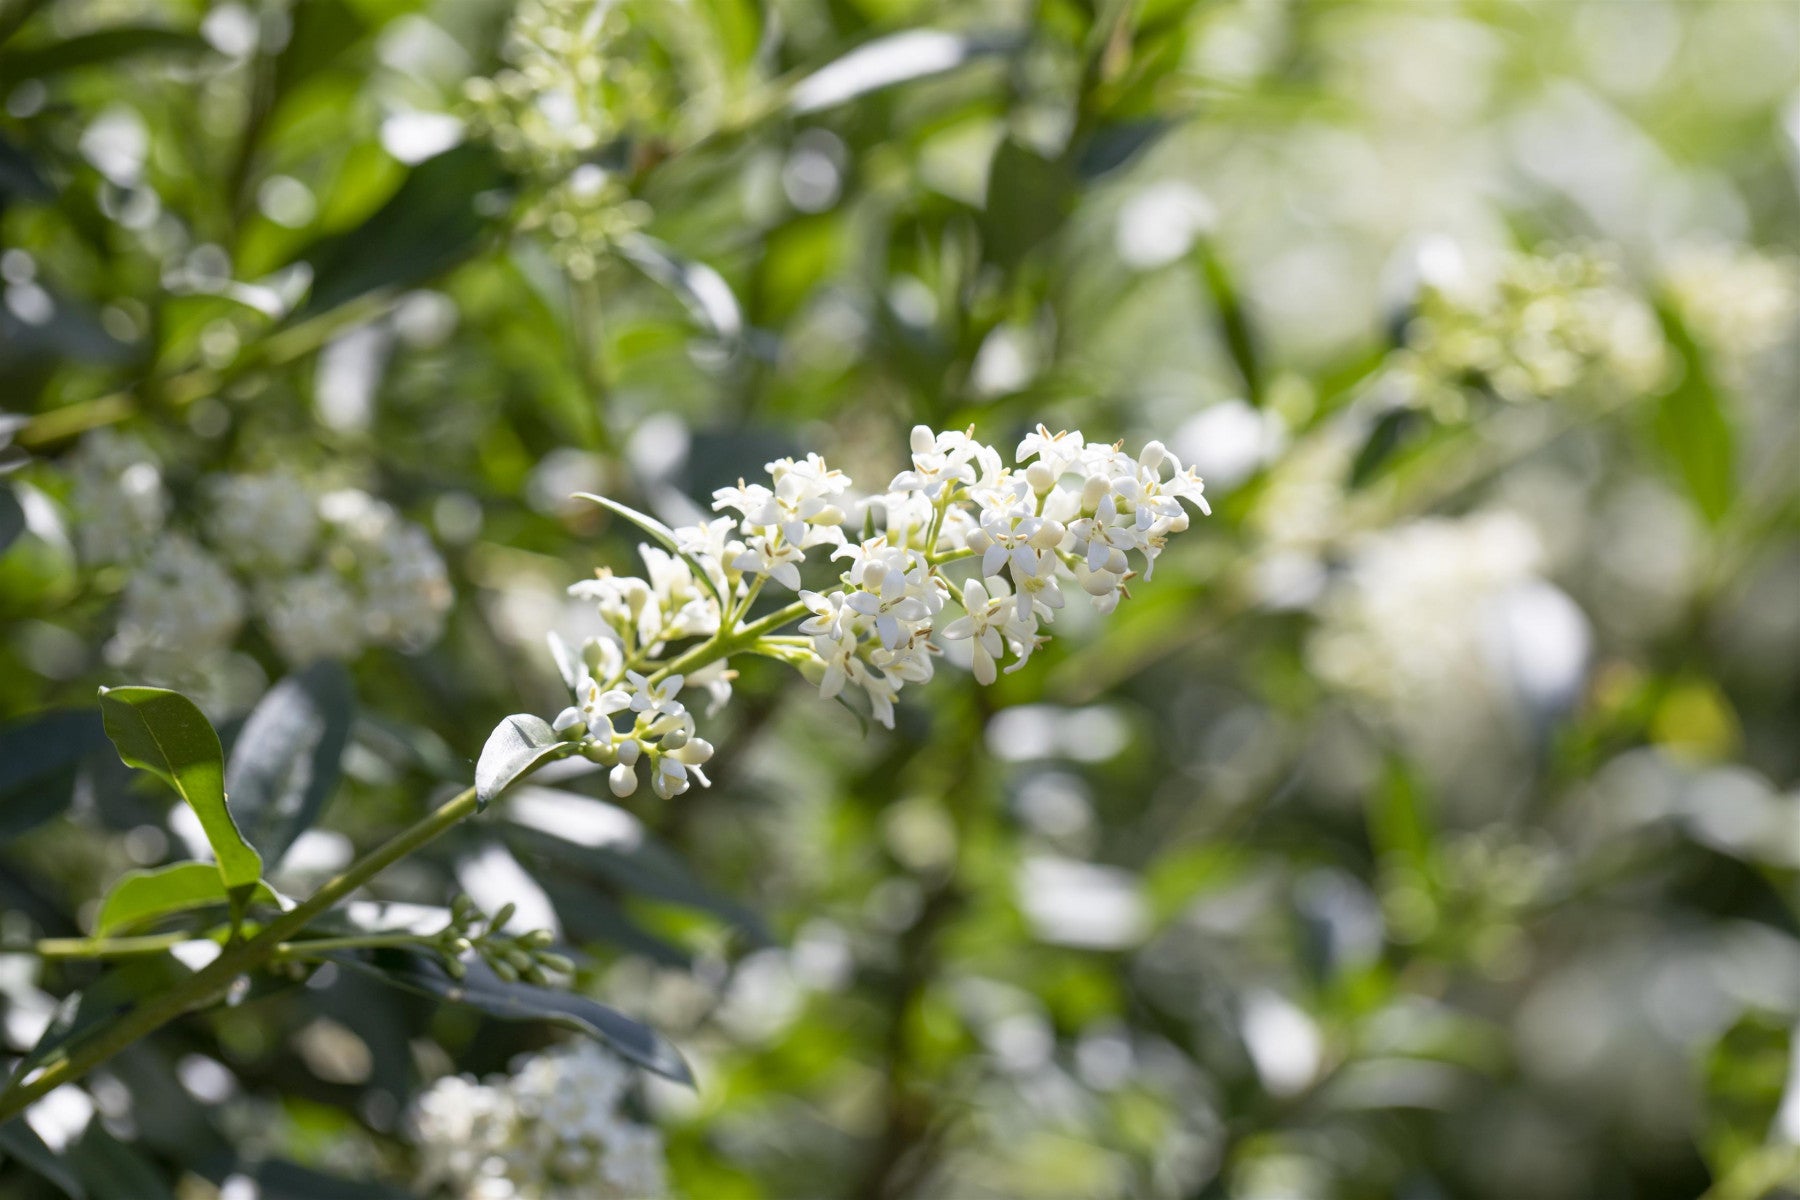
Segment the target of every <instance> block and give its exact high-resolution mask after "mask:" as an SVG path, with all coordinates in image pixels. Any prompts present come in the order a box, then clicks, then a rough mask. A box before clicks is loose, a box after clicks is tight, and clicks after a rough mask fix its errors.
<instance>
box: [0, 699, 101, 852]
mask: <svg viewBox="0 0 1800 1200" xmlns="http://www.w3.org/2000/svg"><path fill="white" fill-rule="evenodd" d="M105 744H106V734H105V732H104V731H103V730H102V729H101V727H100V714H99V713H96V712H93V711H91V710H89V711H85V712H82V711H70V710H64V709H57V710H55V711H52V712H46V713H39V714H38V715H37V716H34V717H28V718H26V719H25V720H23V721H20V722H17V723H16V724H12V725H8V726H6V727H5V728H4V729H0V837H12V836H15V835H17V834H19V833H23V832H24V831H25V830H27V829H30V828H32V827H33V826H35V825H38V824H40V823H41V822H43V821H47V820H49V819H50V818H51V817H53V816H55V815H56V814H58V813H60V812H62V811H63V810H64V809H65V808H67V807H68V806H69V800H70V797H71V796H72V794H73V792H74V787H75V777H76V773H77V771H78V770H79V768H80V766H81V760H82V759H84V758H86V757H87V756H88V755H90V754H92V753H94V752H95V751H97V750H99V749H100V748H101V747H103V746H104V745H105Z"/></svg>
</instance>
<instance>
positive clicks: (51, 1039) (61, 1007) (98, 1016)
mask: <svg viewBox="0 0 1800 1200" xmlns="http://www.w3.org/2000/svg"><path fill="white" fill-rule="evenodd" d="M188 974H189V972H188V970H187V968H186V967H184V966H182V965H181V964H180V963H179V962H177V961H176V960H175V959H174V958H172V957H170V956H169V955H166V954H165V955H155V956H149V955H146V956H142V957H139V958H135V959H133V960H131V961H130V962H124V963H120V964H119V965H118V966H115V967H112V968H111V969H109V970H108V971H107V972H106V974H104V975H102V976H101V977H100V978H99V979H97V980H95V981H94V982H93V983H92V984H90V985H89V986H87V987H86V988H83V989H82V990H81V991H79V992H72V993H70V994H69V995H67V996H65V997H63V998H62V1000H61V1001H59V1002H58V1003H57V1006H56V1011H55V1013H53V1014H52V1015H51V1017H50V1023H49V1024H48V1025H47V1026H45V1027H44V1032H43V1035H42V1036H40V1037H39V1038H38V1040H37V1044H36V1045H34V1046H32V1048H31V1049H30V1050H29V1051H27V1052H26V1054H25V1057H24V1058H22V1059H21V1060H19V1063H18V1065H17V1066H15V1067H14V1068H13V1078H15V1079H17V1078H20V1077H22V1076H24V1075H27V1074H29V1073H30V1072H32V1071H34V1070H36V1069H37V1068H38V1067H39V1066H41V1065H43V1064H44V1063H45V1062H47V1061H49V1059H50V1056H51V1055H53V1054H55V1053H56V1052H57V1051H59V1050H62V1049H64V1048H66V1047H70V1046H74V1045H76V1044H77V1043H79V1042H81V1041H83V1040H85V1039H86V1038H87V1036H88V1035H89V1034H91V1033H93V1032H95V1031H96V1030H98V1029H99V1028H100V1027H101V1026H103V1025H106V1024H109V1023H110V1022H111V1021H112V1020H113V1019H114V1018H115V1017H117V1016H118V1015H119V1014H120V1013H123V1012H124V1011H126V1010H127V1009H129V1008H131V1007H133V1006H134V1005H136V1004H137V1002H138V1001H139V1000H141V999H143V998H144V997H146V996H153V995H156V994H157V993H159V992H164V991H167V990H168V989H169V988H170V987H171V986H173V985H174V984H175V982H176V981H177V980H180V979H182V978H184V977H185V976H186V975H188Z"/></svg>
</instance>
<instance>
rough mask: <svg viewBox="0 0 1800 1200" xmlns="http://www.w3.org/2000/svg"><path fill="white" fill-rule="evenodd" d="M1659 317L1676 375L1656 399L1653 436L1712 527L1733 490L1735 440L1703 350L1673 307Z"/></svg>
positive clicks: (1735, 490) (1731, 496)
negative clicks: (1678, 367)
mask: <svg viewBox="0 0 1800 1200" xmlns="http://www.w3.org/2000/svg"><path fill="white" fill-rule="evenodd" d="M1661 315H1662V321H1663V332H1664V333H1665V335H1666V336H1667V337H1668V339H1669V345H1670V346H1671V347H1672V348H1673V349H1674V350H1675V351H1676V353H1677V354H1678V355H1679V356H1680V358H1681V362H1682V374H1681V380H1680V382H1678V383H1677V384H1676V385H1675V386H1674V387H1673V388H1671V389H1670V390H1669V391H1668V392H1667V393H1666V394H1665V395H1664V396H1663V397H1662V399H1661V400H1660V401H1659V402H1658V403H1657V408H1656V433H1657V439H1658V440H1659V441H1660V442H1661V443H1662V447H1663V450H1664V452H1665V453H1666V454H1668V456H1669V457H1670V458H1671V459H1673V460H1674V463H1675V467H1676V469H1677V470H1678V471H1679V472H1680V474H1681V479H1682V482H1683V483H1685V484H1686V485H1687V492H1688V495H1689V497H1691V498H1692V500H1693V502H1694V507H1695V508H1696V509H1698V510H1699V511H1700V515H1701V516H1703V517H1705V518H1706V520H1707V522H1708V523H1709V524H1713V525H1716V524H1718V523H1719V521H1720V519H1721V518H1723V517H1724V515H1725V513H1726V511H1727V510H1728V509H1729V508H1730V507H1731V503H1732V500H1733V498H1734V497H1735V496H1736V493H1737V444H1736V439H1735V437H1734V436H1733V434H1732V431H1731V421H1730V419H1729V418H1728V417H1727V416H1726V414H1725V407H1724V400H1723V398H1722V397H1721V396H1720V394H1719V389H1718V387H1717V386H1716V385H1715V384H1714V382H1713V376H1712V368H1711V366H1710V364H1709V363H1708V362H1707V357H1706V352H1705V351H1704V350H1703V349H1701V347H1700V346H1699V345H1698V344H1696V343H1695V341H1694V339H1693V337H1692V336H1691V335H1690V334H1689V332H1688V330H1687V327H1686V326H1685V325H1683V324H1682V322H1681V319H1680V318H1679V317H1678V316H1676V314H1675V313H1674V312H1673V311H1670V310H1667V309H1665V310H1663V312H1662V314H1661Z"/></svg>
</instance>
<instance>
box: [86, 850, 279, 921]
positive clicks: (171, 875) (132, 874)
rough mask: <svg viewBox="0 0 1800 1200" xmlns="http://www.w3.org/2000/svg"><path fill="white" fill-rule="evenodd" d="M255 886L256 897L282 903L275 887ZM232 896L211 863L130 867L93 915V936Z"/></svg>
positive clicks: (263, 901)
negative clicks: (149, 867)
mask: <svg viewBox="0 0 1800 1200" xmlns="http://www.w3.org/2000/svg"><path fill="white" fill-rule="evenodd" d="M254 886H255V891H254V893H253V895H254V898H255V900H257V901H258V902H260V903H263V904H269V905H273V906H274V907H276V908H280V907H281V898H280V897H279V896H277V895H276V894H275V889H274V888H272V887H270V886H269V885H268V884H266V883H264V882H262V881H261V880H258V881H257V882H256V884H255V885H254ZM230 899H231V898H230V896H229V895H227V893H226V891H225V883H224V881H223V880H221V879H220V878H219V869H218V867H216V866H215V865H213V864H212V863H206V862H183V863H171V864H170V865H169V866H166V867H154V868H151V869H148V870H143V871H128V872H126V873H125V874H124V875H122V876H120V877H119V880H118V882H116V883H114V884H113V886H112V890H110V891H109V892H107V893H106V899H105V900H104V901H103V902H102V903H101V905H100V915H99V916H98V917H96V918H95V919H94V936H96V937H109V936H111V935H112V934H115V933H118V932H119V931H121V930H123V929H126V928H129V927H131V926H134V925H140V924H143V923H145V922H148V921H154V920H156V919H158V918H159V917H166V916H169V915H170V914H172V913H178V912H187V911H188V910H190V909H195V908H204V907H206V906H207V905H209V904H226V903H229V902H230Z"/></svg>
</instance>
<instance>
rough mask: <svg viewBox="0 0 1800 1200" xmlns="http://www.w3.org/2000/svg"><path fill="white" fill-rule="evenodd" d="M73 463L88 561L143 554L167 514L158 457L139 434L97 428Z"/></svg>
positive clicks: (79, 528)
mask: <svg viewBox="0 0 1800 1200" xmlns="http://www.w3.org/2000/svg"><path fill="white" fill-rule="evenodd" d="M68 463H69V470H70V473H71V474H72V475H73V477H74V487H73V488H72V489H71V493H70V507H71V508H72V509H73V510H74V513H75V517H76V523H75V529H76V535H77V537H78V538H79V540H80V547H81V557H82V559H83V561H85V562H88V563H91V564H93V565H96V566H100V565H106V564H110V563H124V562H132V561H135V560H136V559H138V558H139V557H141V556H142V555H143V553H144V551H145V549H146V548H148V547H149V546H150V544H151V542H152V540H153V539H154V538H155V536H156V533H157V531H158V530H160V529H161V528H162V527H163V521H164V519H165V517H166V516H167V508H168V497H167V496H166V495H165V494H164V492H163V483H162V470H161V468H160V467H159V466H158V465H157V461H156V456H155V455H153V454H151V452H150V449H149V447H148V446H146V445H144V443H142V442H140V441H138V440H137V439H136V438H133V437H129V436H126V435H124V434H119V433H115V432H113V431H112V430H110V429H96V430H95V431H93V432H92V433H89V434H88V435H87V436H85V437H83V438H82V439H81V445H80V446H78V447H77V448H76V450H75V453H74V454H72V455H70V456H69V460H68Z"/></svg>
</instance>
